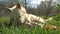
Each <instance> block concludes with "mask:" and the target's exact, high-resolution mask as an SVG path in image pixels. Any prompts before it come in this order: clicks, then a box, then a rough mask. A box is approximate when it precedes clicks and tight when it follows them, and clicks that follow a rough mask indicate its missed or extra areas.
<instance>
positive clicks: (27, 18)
mask: <svg viewBox="0 0 60 34" xmlns="http://www.w3.org/2000/svg"><path fill="white" fill-rule="evenodd" d="M6 8H8V7H6ZM15 8H18V12H19V14H20V20H21V23H25V24H29V25H32V23H33V24H38V23H36V22H35V21H39V22H40V23H41V24H38V25H41V27H43V25H44V24H45V23H46V22H47V21H49V20H52V18H49V19H47V20H44V19H43V18H41V17H37V16H35V15H33V14H28V13H26V9H25V8H24V7H22V6H21V5H20V4H19V3H18V4H17V5H15V6H13V7H12V8H8V9H9V10H11V11H12V10H13V9H15Z"/></svg>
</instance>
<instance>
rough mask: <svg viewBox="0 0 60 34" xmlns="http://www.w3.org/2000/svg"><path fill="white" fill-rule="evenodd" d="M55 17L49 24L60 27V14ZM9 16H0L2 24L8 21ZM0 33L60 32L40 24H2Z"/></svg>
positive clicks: (54, 33)
mask: <svg viewBox="0 0 60 34" xmlns="http://www.w3.org/2000/svg"><path fill="white" fill-rule="evenodd" d="M53 18H54V19H53V20H52V21H50V22H47V24H52V25H56V26H57V27H58V28H59V27H60V16H59V15H57V16H54V17H53ZM8 21H9V17H0V24H1V23H2V24H5V23H8ZM0 34H60V29H59V30H51V29H48V30H46V29H45V28H41V27H40V26H37V25H35V26H27V25H21V26H18V27H13V26H11V27H3V26H0Z"/></svg>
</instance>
